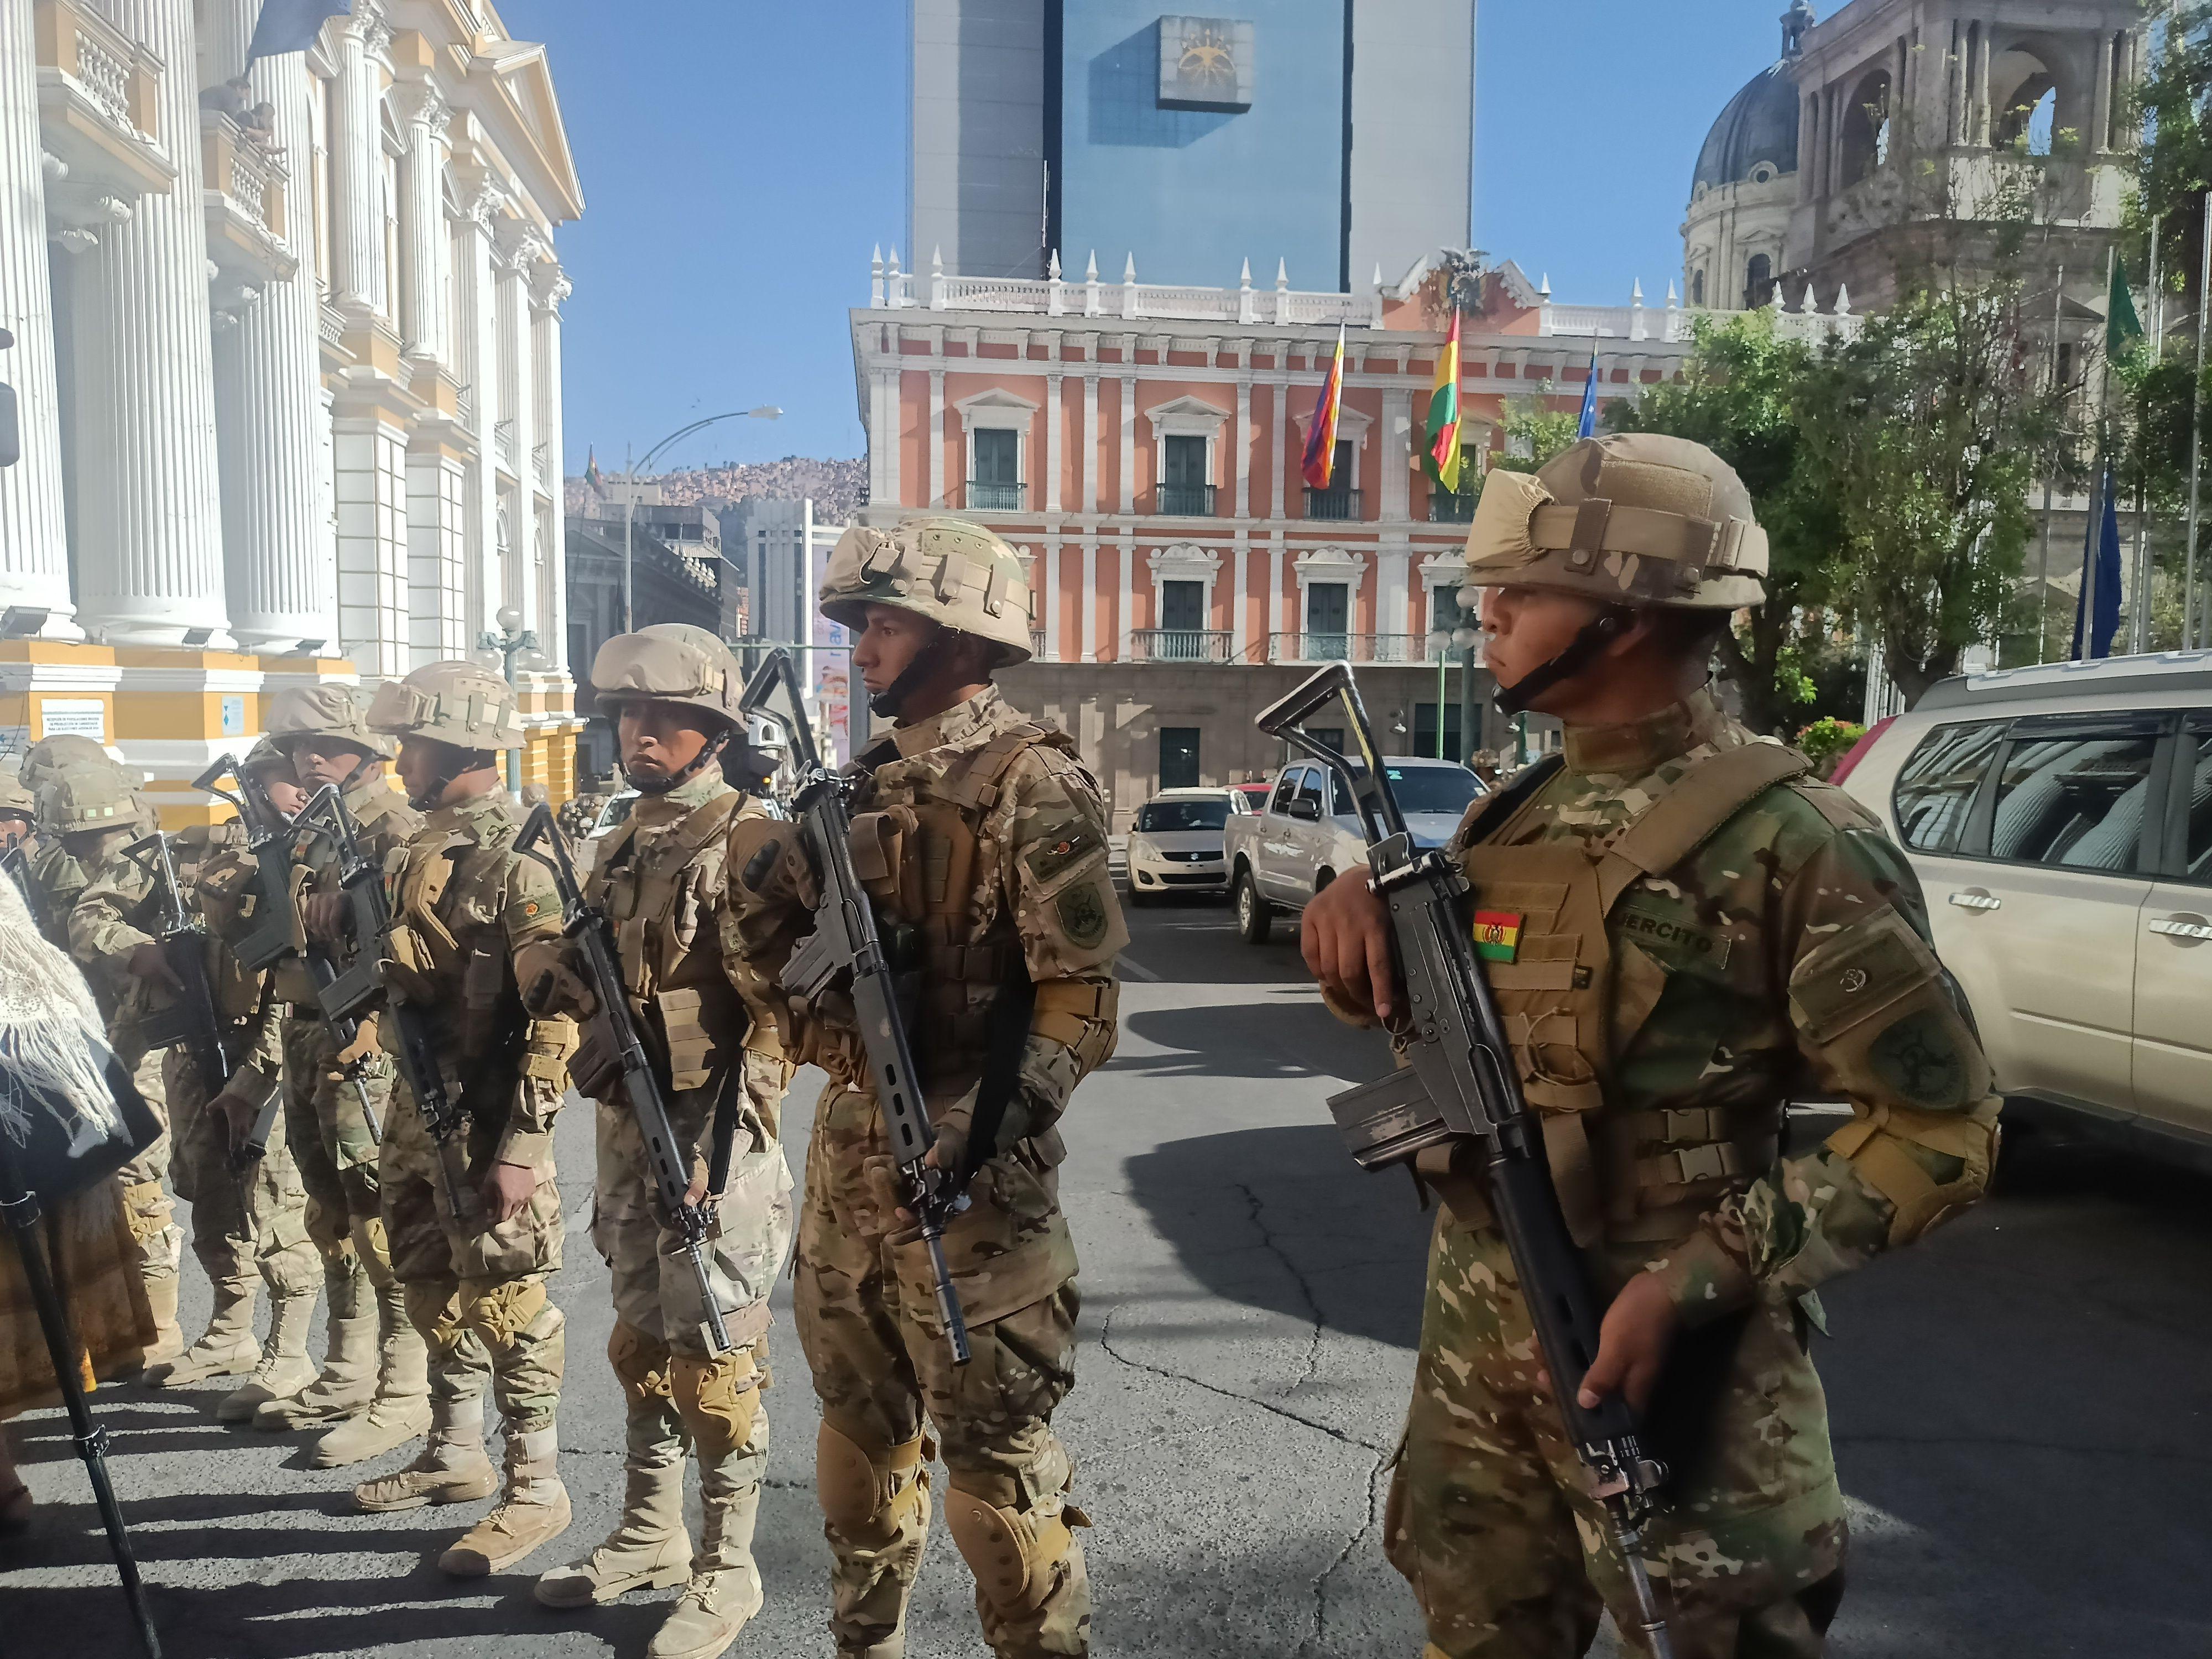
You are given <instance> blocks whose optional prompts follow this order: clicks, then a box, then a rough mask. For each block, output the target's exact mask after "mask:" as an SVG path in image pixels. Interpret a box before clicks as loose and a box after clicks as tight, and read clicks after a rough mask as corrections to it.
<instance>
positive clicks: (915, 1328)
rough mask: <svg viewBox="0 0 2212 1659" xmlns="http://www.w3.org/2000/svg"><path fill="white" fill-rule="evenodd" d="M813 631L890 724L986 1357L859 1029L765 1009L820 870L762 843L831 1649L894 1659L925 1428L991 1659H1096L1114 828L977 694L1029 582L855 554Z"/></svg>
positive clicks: (1009, 566)
mask: <svg viewBox="0 0 2212 1659" xmlns="http://www.w3.org/2000/svg"><path fill="white" fill-rule="evenodd" d="M822 610H823V614H824V615H825V616H827V617H829V618H830V619H831V620H833V621H835V622H839V623H843V624H845V625H846V626H847V627H848V628H851V629H854V630H855V631H856V632H857V633H858V635H859V639H858V642H857V644H856V645H855V647H854V666H855V667H856V668H857V669H858V670H859V671H860V672H861V674H862V675H863V676H864V677H865V678H866V684H867V686H868V690H869V692H870V702H871V705H872V707H873V708H874V709H875V711H876V712H877V713H878V714H884V715H888V716H890V717H891V718H892V719H893V720H895V721H896V728H895V729H894V730H893V731H892V732H891V733H890V735H889V736H888V737H886V738H884V739H883V740H882V741H881V742H879V743H878V744H875V745H874V746H873V747H872V748H870V749H868V750H866V752H865V753H863V754H861V755H860V757H858V758H857V759H856V761H855V762H854V767H855V769H856V770H857V771H858V773H859V774H860V784H859V788H858V791H857V793H856V795H855V797H854V801H853V809H854V847H853V854H854V864H855V866H856V868H857V871H858V873H859V874H860V878H861V879H862V880H863V881H864V882H865V883H866V884H867V887H868V890H869V892H870V895H871V896H872V899H873V900H874V902H875V904H876V907H877V910H878V915H879V917H880V919H881V921H882V922H883V924H884V933H885V935H886V938H887V939H888V941H889V944H890V948H891V950H892V951H893V952H894V955H895V957H896V960H897V961H898V962H899V963H902V964H903V966H904V967H905V969H907V970H908V972H909V973H910V974H912V975H913V976H914V982H915V995H914V997H913V999H912V1000H911V1007H910V1012H909V1016H908V1018H909V1025H908V1030H909V1031H910V1032H911V1034H912V1036H913V1038H914V1043H915V1050H916V1054H915V1060H916V1063H917V1064H918V1065H919V1066H921V1071H922V1076H923V1082H924V1085H925V1089H926V1092H927V1099H928V1103H929V1108H930V1111H931V1115H932V1117H933V1121H934V1122H935V1124H936V1125H937V1127H938V1136H939V1138H938V1143H937V1146H936V1149H935V1152H934V1153H933V1156H934V1157H936V1158H938V1159H939V1163H940V1164H941V1165H942V1166H944V1167H948V1168H953V1169H970V1168H972V1169H974V1170H975V1171H976V1173H975V1177H974V1180H973V1182H971V1184H970V1185H969V1193H970V1194H971V1196H972V1198H973V1200H974V1202H973V1205H972V1206H971V1207H970V1208H969V1210H968V1211H967V1212H965V1213H963V1215H961V1216H960V1217H959V1218H957V1220H955V1221H954V1222H953V1223H952V1224H951V1226H949V1227H948V1228H947V1229H946V1231H945V1254H946V1255H947V1257H948V1258H949V1259H950V1261H951V1269H952V1276H953V1282H954V1285H955V1287H956V1288H957V1291H958V1293H959V1297H960V1300H961V1303H962V1305H963V1308H964V1309H965V1310H966V1315H967V1319H968V1324H969V1335H970V1337H971V1339H972V1340H973V1342H974V1346H975V1358H974V1360H973V1362H972V1363H971V1364H968V1365H966V1366H963V1367H956V1366H955V1365H954V1364H952V1358H951V1351H950V1349H949V1348H948V1346H946V1343H945V1334H944V1332H943V1330H942V1329H941V1328H939V1321H938V1315H937V1310H936V1307H935V1304H934V1301H933V1296H932V1293H931V1283H932V1281H931V1277H930V1272H929V1267H928V1257H927V1249H926V1247H925V1246H924V1245H923V1243H921V1241H920V1240H919V1239H918V1238H917V1237H915V1234H914V1233H913V1231H911V1227H910V1224H909V1223H908V1222H907V1221H906V1220H905V1219H904V1218H902V1217H901V1215H900V1213H899V1212H898V1209H897V1203H898V1197H897V1190H898V1189H897V1184H896V1179H895V1176H894V1173H893V1170H892V1169H891V1166H890V1151H889V1142H888V1140H887V1139H886V1138H885V1134H884V1125H883V1122H882V1120H881V1117H880V1115H879V1114H878V1110H877V1106H876V1102H875V1099H874V1097H873V1093H872V1089H873V1085H872V1082H871V1080H870V1078H869V1073H868V1069H867V1066H866V1060H865V1059H864V1054H863V1050H862V1048H861V1046H860V1035H859V1033H858V1032H857V1031H856V1030H854V1023H853V1017H852V1010H851V1007H850V1005H849V1004H848V1002H846V1001H845V1000H844V999H843V998H842V995H840V994H825V996H824V997H823V1000H821V1001H820V1002H819V1003H818V1004H817V1006H811V1007H810V1006H798V1005H797V1004H795V1003H793V1002H791V1001H790V1000H787V999H786V998H784V997H783V996H782V995H781V994H779V993H778V992H777V991H776V989H775V986H776V979H775V975H777V973H778V972H779V971H780V970H781V966H782V964H783V963H784V961H785V960H786V959H787V957H788V956H789V953H790V951H791V948H792V946H793V943H794V942H795V941H796V940H798V939H800V938H802V937H803V936H804V935H805V934H806V933H808V932H810V931H811V927H812V915H811V904H812V903H813V902H815V900H816V898H817V893H816V890H815V887H814V880H813V877H812V874H811V869H810V867H809V866H807V864H806V862H805V859H804V858H803V857H800V856H797V855H796V848H797V845H798V843H797V842H796V840H795V838H794V837H793V835H792V832H791V829H790V826H788V825H787V824H781V823H772V822H767V821H763V822H762V823H760V824H758V825H757V826H747V828H748V829H749V830H750V834H751V836H752V838H753V839H754V840H757V841H758V842H761V843H762V847H763V851H762V853H760V854H754V855H752V856H750V857H749V858H745V859H744V860H740V859H739V857H738V854H737V853H736V852H732V864H733V865H736V866H737V867H738V868H739V869H740V870H742V871H744V872H747V873H746V875H745V877H744V882H743V883H742V884H741V885H740V891H739V911H738V933H739V940H740V944H741V945H742V946H743V948H744V951H745V953H746V955H747V957H749V959H750V963H751V967H752V970H753V971H752V973H751V974H750V975H748V976H747V977H746V979H745V981H744V989H745V990H746V994H747V996H748V998H749V1000H754V1001H755V1003H756V1018H761V1019H767V1020H772V1021H773V1022H775V1024H776V1025H777V1026H778V1028H779V1029H780V1030H783V1031H785V1032H786V1033H787V1036H788V1037H789V1038H790V1039H791V1040H792V1041H793V1042H795V1043H796V1045H797V1046H796V1050H795V1053H794V1058H798V1059H800V1060H811V1061H813V1062H814V1063H815V1064H817V1065H819V1066H822V1067H823V1069H824V1070H825V1071H827V1072H828V1073H829V1079H830V1081H829V1088H828V1089H827V1090H826V1091H824V1092H823V1097H822V1100H821V1103H820V1105H819V1106H818V1107H817V1110H816V1115H815V1120H814V1135H813V1140H812V1144H811V1146H810V1147H809V1148H808V1151H807V1158H806V1195H805V1206H804V1208H803V1211H802V1213H801V1216H800V1218H799V1246H798V1267H797V1270H796V1278H797V1285H796V1288H795V1290H794V1291H793V1301H794V1304H795V1306H796V1309H797V1314H798V1323H799V1343H800V1346H802V1347H803V1348H804V1349H805V1353H806V1359H807V1364H809V1365H810V1366H811V1368H812V1370H813V1373H814V1387H815V1392H816V1393H817V1395H820V1397H821V1401H822V1429H821V1439H820V1444H819V1447H818V1449H817V1462H816V1479H817V1486H818V1488H819V1495H820V1498H821V1502H822V1507H823V1512H824V1514H825V1515H826V1516H827V1518H828V1525H827V1528H826V1530H827V1534H828V1537H829V1546H830V1548H831V1550H832V1551H833V1552H834V1553H835V1556H836V1564H835V1566H834V1568H833V1570H832V1576H831V1596H832V1601H833V1611H832V1614H831V1618H830V1629H831V1631H832V1632H833V1634H834V1635H835V1636H836V1641H837V1650H838V1651H839V1652H840V1653H841V1654H851V1655H869V1656H872V1659H896V1656H897V1655H899V1654H900V1653H902V1652H903V1650H904V1645H905V1619H906V1607H907V1598H908V1592H909V1591H910V1589H911V1588H912V1586H913V1583H914V1577H915V1571H916V1570H917V1569H918V1568H919V1566H920V1565H921V1550H922V1543H923V1540H924V1538H925V1536H926V1534H927V1527H928V1522H929V1475H928V1469H927V1464H928V1462H929V1457H930V1453H931V1450H932V1447H931V1443H930V1441H929V1439H928V1438H927V1435H926V1433H925V1419H927V1426H928V1427H929V1428H932V1429H933V1430H934V1431H935V1436H936V1441H937V1443H938V1444H939V1446H941V1447H942V1449H943V1452H944V1456H945V1464H946V1466H947V1468H948V1469H949V1470H950V1472H951V1474H950V1480H949V1481H948V1490H947V1492H946V1494H945V1510H946V1522H947V1524H948V1526H949V1527H950V1528H951V1532H952V1537H953V1541H954V1543H955V1544H956V1545H957V1546H958V1547H959V1550H960V1553H961V1554H962V1555H963V1556H964V1557H965V1558H966V1559H967V1561H968V1564H969V1567H970V1569H971V1570H972V1571H974V1573H975V1580H976V1591H977V1594H976V1610H977V1612H978V1613H979V1614H980V1615H981V1620H982V1626H983V1634H984V1637H985V1638H986V1639H987V1641H988V1642H989V1643H990V1644H991V1646H992V1648H993V1650H994V1651H996V1652H998V1653H1000V1654H1001V1655H1007V1656H1015V1655H1020V1656H1029V1655H1043V1654H1055V1655H1067V1654H1083V1653H1086V1652H1088V1651H1089V1647H1090V1622H1091V1587H1090V1582H1089V1580H1088V1578H1087V1577H1085V1571H1084V1565H1083V1552H1082V1550H1081V1548H1080V1547H1079V1545H1078V1544H1077V1543H1076V1541H1075V1539H1074V1536H1073V1533H1072V1532H1071V1531H1070V1528H1072V1527H1079V1526H1084V1525H1087V1524H1088V1522H1086V1521H1085V1518H1084V1516H1083V1514H1082V1511H1081V1510H1078V1509H1077V1508H1076V1507H1075V1506H1074V1505H1073V1504H1071V1503H1069V1502H1068V1499H1067V1492H1068V1490H1069V1488H1070V1486H1072V1485H1073V1480H1074V1465H1073V1462H1072V1461H1071V1459H1070V1458H1069V1455H1068V1454H1067V1452H1066V1449H1065V1448H1063V1447H1062V1445H1061V1444H1060V1441H1059V1440H1058V1438H1057V1437H1054V1434H1053V1431H1052V1427H1051V1419H1052V1413H1053V1411H1054V1408H1055V1407H1057V1406H1058V1405H1059V1404H1060V1401H1061V1400H1062V1399H1064V1398H1065V1397H1066V1393H1067V1390H1068V1389H1069V1388H1071V1387H1072V1386H1073V1383H1074V1360H1075V1319H1076V1311H1077V1307H1078V1303H1079V1298H1078V1296H1077V1293H1076V1288H1075V1284H1074V1279H1075V1272H1076V1260H1075V1246H1074V1243H1073V1240H1072V1239H1071V1238H1070V1237H1069V1236H1068V1231H1067V1224H1066V1220H1065V1218H1063V1217H1062V1216H1061V1214H1060V1200H1059V1170H1058V1166H1059V1164H1060V1160H1061V1158H1063V1157H1064V1156H1065V1152H1066V1149H1065V1147H1064V1146H1063V1144H1062V1142H1061V1140H1060V1134H1059V1132H1058V1130H1057V1129H1056V1128H1055V1127H1054V1125H1055V1124H1056V1122H1057V1121H1058V1120H1059V1118H1060V1115H1061V1113H1062V1112H1063V1111H1064V1110H1065V1109H1066V1105H1067V1100H1068V1096H1069V1095H1070V1094H1071V1093H1072V1092H1073V1090H1074V1088H1075V1085H1077V1084H1078V1083H1079V1081H1081V1079H1083V1078H1084V1076H1085V1074H1087V1073H1089V1072H1091V1070H1092V1069H1093V1068H1094V1067H1096V1066H1098V1065H1099V1064H1100V1063H1101V1062H1102V1061H1103V1060H1105V1058H1106V1057H1107V1055H1108V1054H1109V1053H1111V1052H1112V1049H1113V1046H1114V1036H1115V981H1114V974H1113V969H1114V958H1115V956H1116V954H1117V953H1118V952H1119V951H1121V946H1122V945H1124V944H1126V943H1127V938H1128V935H1127V932H1126V930H1125V929H1124V927H1123V926H1122V922H1121V910H1120V908H1119V906H1118V904H1117V903H1116V902H1115V896H1114V890H1113V887H1112V885H1111V883H1110V881H1109V878H1108V875H1107V869H1106V859H1107V852H1106V813H1105V807H1104V805H1103V802H1102V801H1101V800H1100V799H1099V794H1098V788H1097V784H1096V783H1095V782H1093V781H1092V780H1091V775H1090V774H1089V773H1088V772H1086V771H1085V769H1083V766H1082V765H1081V763H1079V761H1077V759H1076V758H1075V755H1074V744H1073V743H1072V742H1071V741H1070V740H1069V739H1068V738H1066V737H1064V736H1063V735H1061V734H1060V732H1055V731H1053V730H1052V729H1050V728H1049V727H1048V726H1042V725H1041V724H1039V723H1037V722H1036V721H1033V720H1030V719H1029V718H1028V717H1027V716H1026V715H1024V714H1021V713H1019V712H1018V711H1017V710H1016V709H1014V708H1011V707H1009V706H1008V704H1007V703H1006V700H1005V698H1003V697H1002V696H1000V694H999V692H998V691H997V690H996V689H995V688H994V687H993V686H992V685H991V684H990V677H991V674H992V672H993V671H994V669H995V668H997V667H998V666H1000V665H1005V664H1008V663H1016V662H1020V661H1022V660H1023V659H1025V658H1026V657H1027V656H1028V655H1029V645H1030V606H1029V590H1028V586H1027V584H1026V583H1025V582H1024V580H1023V575H1022V567H1021V564H1020V562H1019V561H1018V559H1017V558H1016V557H1015V556H1014V555H1013V553H1012V550H1011V549H1009V548H1008V547H1007V546H1006V544H1004V543H1003V542H1001V541H1000V539H999V538H997V537H996V536H994V535H993V534H992V533H991V532H989V531H987V530H983V529H981V528H978V527H977V526H973V525H969V524H963V523H960V522H958V521H957V520H922V521H920V522H917V523H912V524H908V525H906V526H902V527H901V528H900V529H898V530H897V531H896V532H884V531H878V530H872V529H855V530H852V531H850V532H847V534H846V535H845V536H844V537H843V538H842V539H841V540H840V541H839V543H838V544H837V547H836V551H835V552H834V553H833V554H832V555H831V556H830V560H829V569H828V572H827V574H826V576H825V579H824V581H823V589H822ZM770 842H776V843H780V844H781V848H782V856H781V859H780V860H770V859H769V857H768V856H767V855H766V848H767V846H768V844H769V843H770ZM1032 986H1033V987H1034V990H1035V999H1036V1000H1035V1006H1034V1012H1031V1013H1030V1015H1029V1016H1028V1018H1027V1019H1026V1021H1025V1022H1024V1026H1025V1032H1026V1035H1025V1036H1024V1034H1023V1032H1020V1031H1018V1032H1016V1033H1014V1037H1015V1039H1016V1044H1015V1046H1017V1047H1018V1049H1019V1053H1020V1060H1019V1063H1018V1080H1017V1082H1016V1084H1015V1086H1014V1088H1013V1090H1012V1097H1011V1098H1009V1099H1006V1100H1005V1101H1004V1102H989V1103H982V1104H981V1107H980V1109H979V1102H978V1098H977V1096H978V1084H979V1082H980V1079H981V1073H982V1070H983V1060H984V1056H985V1054H986V1053H987V1050H988V1049H989V1048H990V1047H991V1046H992V1042H993V1036H994V1029H995V1023H994V1011H1001V1009H1002V999H1005V998H1007V997H1008V996H1009V994H1012V1001H1011V1002H1010V1003H1007V1004H1006V1005H1005V1006H1010V1007H1012V1008H1013V1009H1014V1010H1016V1011H1019V1010H1020V1008H1021V1007H1022V1006H1023V1004H1024V1001H1025V1000H1026V997H1027V993H1028V991H1029V988H1030V987H1032ZM1008 1017H1009V1016H1007V1015H1006V1013H1005V1012H1002V1011H1001V1012H997V1018H1008ZM1012 1017H1013V1018H1020V1015H1019V1013H1018V1012H1016V1013H1015V1014H1014V1015H1013V1016H1012ZM1001 1108H1002V1109H1001ZM979 1115H980V1116H981V1121H978V1118H979ZM976 1137H981V1138H982V1143H981V1144H974V1145H972V1146H971V1140H973V1139H975V1138H976Z"/></svg>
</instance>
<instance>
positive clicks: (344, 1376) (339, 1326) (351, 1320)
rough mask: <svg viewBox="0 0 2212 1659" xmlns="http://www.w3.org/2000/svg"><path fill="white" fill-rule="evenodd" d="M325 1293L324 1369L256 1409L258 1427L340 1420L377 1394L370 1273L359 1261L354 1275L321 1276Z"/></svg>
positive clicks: (302, 1426)
mask: <svg viewBox="0 0 2212 1659" xmlns="http://www.w3.org/2000/svg"><path fill="white" fill-rule="evenodd" d="M323 1293H324V1298H325V1302H326V1303H327V1304H328V1306H329V1310H330V1316H329V1318H328V1320H327V1321H326V1322H325V1323H326V1328H325V1331H324V1334H323V1368H322V1370H321V1372H320V1373H319V1375H318V1376H316V1378H315V1380H314V1381H313V1382H312V1383H308V1384H307V1387H306V1388H304V1389H301V1390H300V1391H299V1392H298V1393H297V1394H295V1395H291V1396H290V1397H289V1398H288V1399H272V1400H269V1401H264V1403H263V1404H262V1406H261V1407H260V1408H259V1409H258V1410H257V1411H256V1412H255V1413H253V1426H254V1427H255V1428H257V1429H311V1428H319V1427H320V1426H322V1425H324V1424H325V1423H342V1422H343V1421H344V1420H345V1419H347V1418H349V1417H353V1416H356V1415H358V1414H359V1413H361V1412H362V1411H363V1410H365V1409H367V1407H368V1403H369V1402H370V1401H373V1400H374V1399H375V1398H376V1304H375V1303H374V1301H373V1300H372V1299H371V1297H372V1295H373V1292H372V1290H371V1287H370V1285H369V1282H368V1274H367V1273H363V1272H362V1271H361V1269H360V1267H358V1266H357V1265H356V1266H355V1267H354V1268H353V1271H352V1272H351V1273H341V1272H338V1271H337V1270H336V1269H333V1270H331V1272H329V1273H325V1274H324V1275H323ZM235 1397H236V1396H233V1398H235ZM224 1403H225V1404H226V1405H227V1404H228V1403H229V1402H228V1401H225V1402H224Z"/></svg>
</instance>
